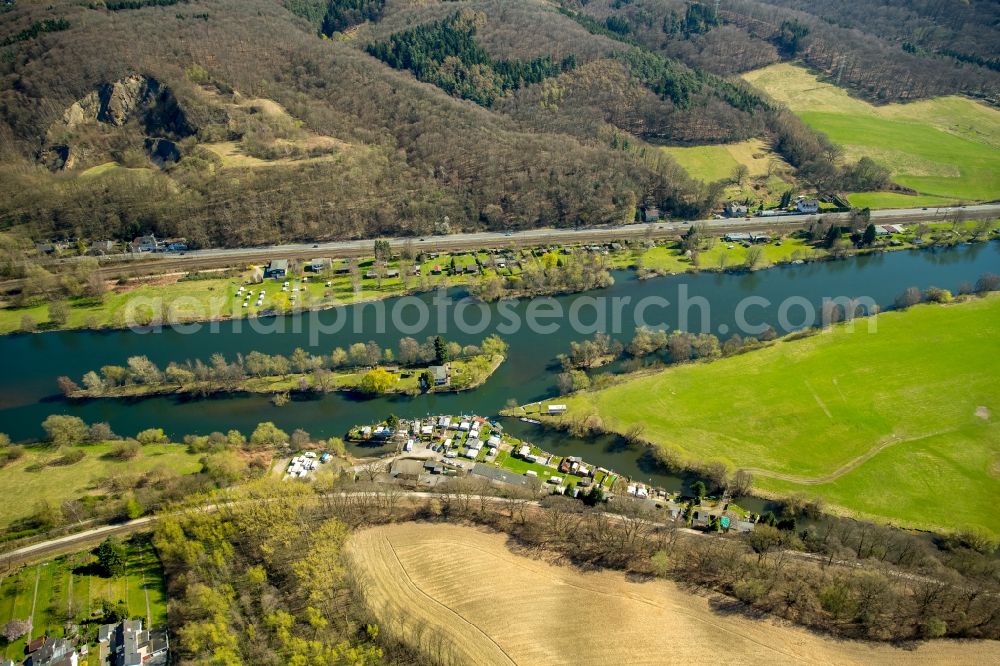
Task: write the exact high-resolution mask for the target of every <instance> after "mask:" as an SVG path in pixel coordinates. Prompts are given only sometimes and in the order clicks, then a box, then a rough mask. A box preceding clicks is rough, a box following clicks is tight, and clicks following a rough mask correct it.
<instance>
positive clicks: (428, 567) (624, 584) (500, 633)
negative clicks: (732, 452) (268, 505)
mask: <svg viewBox="0 0 1000 666" xmlns="http://www.w3.org/2000/svg"><path fill="white" fill-rule="evenodd" d="M346 552H347V555H348V557H349V560H350V562H351V566H352V568H353V569H354V572H355V574H356V575H358V577H359V580H360V581H361V582H362V584H363V585H362V589H363V590H364V593H365V597H366V602H367V603H368V605H369V607H370V608H371V610H372V611H373V612H374V614H375V615H376V616H377V617H379V618H380V619H381V622H380V625H381V626H382V628H383V630H385V631H388V632H390V633H391V634H393V635H395V636H398V637H400V638H402V639H403V640H405V641H407V642H409V643H410V644H412V645H415V646H416V645H419V646H420V648H421V649H422V650H423V651H424V652H426V653H428V654H429V655H430V656H431V657H432V658H434V659H439V660H443V661H448V662H452V663H476V664H498V665H504V666H507V665H509V664H511V663H515V664H552V665H556V664H572V665H573V666H591V665H593V666H598V665H601V666H603V665H604V664H612V663H614V664H623V663H625V664H629V665H630V666H636V665H644V664H650V665H652V664H657V665H662V664H685V665H690V664H702V663H704V664H708V663H712V664H745V663H760V664H765V663H766V664H871V663H878V664H887V665H890V666H894V665H902V664H907V665H909V664H940V663H955V664H959V663H977V662H983V663H1000V642H997V641H979V642H973V641H935V642H932V643H926V644H922V645H919V646H916V647H913V646H910V648H911V649H900V648H897V647H893V646H889V645H884V644H869V643H862V642H858V641H840V640H835V639H831V638H827V637H823V636H819V635H816V634H813V633H810V632H808V631H806V630H804V629H801V628H799V627H794V626H791V625H788V624H785V623H780V622H776V621H772V620H769V619H764V620H757V619H751V618H748V617H745V616H743V615H739V614H726V613H720V612H718V611H716V610H715V607H714V605H713V602H714V601H715V597H710V596H701V595H695V594H691V593H689V592H687V591H685V590H684V589H682V588H680V587H679V586H677V585H675V584H673V583H670V582H667V581H648V582H635V581H633V580H630V579H628V578H626V577H625V576H624V575H622V574H621V573H618V572H613V571H598V572H584V571H581V570H579V569H576V568H573V567H570V566H564V565H558V564H552V563H550V562H546V561H539V560H535V559H531V558H529V557H526V556H523V555H520V554H517V553H514V552H512V551H511V550H509V548H508V546H507V538H506V536H505V535H503V534H496V533H492V532H489V531H486V530H483V529H478V528H473V527H462V526H457V525H448V524H418V523H406V524H399V525H389V526H384V527H377V528H372V529H368V530H363V531H361V532H358V533H356V534H355V535H353V536H352V537H351V540H350V541H349V543H348V547H347V550H346Z"/></svg>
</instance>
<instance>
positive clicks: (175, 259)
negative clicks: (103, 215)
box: [0, 204, 1000, 293]
mask: <svg viewBox="0 0 1000 666" xmlns="http://www.w3.org/2000/svg"><path fill="white" fill-rule="evenodd" d="M959 210H961V212H962V214H964V215H965V216H967V217H970V216H971V217H984V216H985V217H992V216H1000V205H998V204H985V205H980V206H969V207H968V208H964V209H928V210H923V209H905V210H886V211H874V212H873V213H872V221H873V222H882V223H886V224H892V223H913V222H934V221H938V222H940V221H942V220H943V219H945V216H947V215H948V214H950V213H951V212H952V211H959ZM848 215H849V213H828V214H826V215H824V217H825V218H826V219H839V220H843V219H846V218H847V216H848ZM815 220H816V216H815V215H789V216H784V217H770V218H759V217H755V218H752V219H743V218H741V219H738V220H735V219H723V220H715V219H713V220H700V221H698V222H663V223H657V224H635V225H627V226H615V227H591V228H585V229H530V230H526V231H521V232H517V233H501V232H477V233H470V234H452V235H449V236H428V237H426V238H419V239H418V238H391V239H388V240H389V242H390V243H392V244H393V245H395V246H397V247H399V246H401V245H403V244H405V243H412V245H413V247H414V249H415V250H416V251H432V252H451V251H456V250H475V249H480V248H497V247H501V248H524V247H535V246H539V245H548V244H558V243H584V244H585V243H607V242H612V241H624V240H635V239H643V238H647V239H651V240H652V239H664V238H677V237H679V236H680V235H682V234H683V233H685V232H686V231H687V229H689V228H690V226H691V225H692V224H703V225H705V226H707V227H708V229H709V230H710V231H711V232H712V233H713V234H715V235H719V236H721V235H724V234H726V233H729V232H732V231H742V232H756V231H762V232H768V233H772V234H784V233H788V232H791V231H796V230H799V229H803V228H805V227H807V226H808V225H809V224H811V223H813V222H814V221H815ZM371 253H372V240H371V239H365V240H352V241H332V242H322V243H312V244H309V243H299V244H289V245H274V246H267V247H257V248H218V249H209V250H195V251H191V252H187V253H184V254H176V255H158V256H150V255H139V258H124V257H125V256H126V255H122V257H123V258H121V259H119V260H115V259H114V258H109V259H106V260H105V261H107V263H106V264H105V265H103V266H102V267H101V268H100V269H99V275H100V276H101V277H103V278H105V279H114V278H117V277H122V276H126V277H138V276H146V275H165V274H170V273H176V272H189V271H197V270H211V269H225V268H231V267H242V266H246V265H248V264H252V263H264V262H267V261H270V260H271V259H312V258H314V257H317V256H332V257H337V258H348V257H352V258H353V257H362V256H368V255H371ZM74 261H76V258H68V259H61V260H55V261H54V262H52V264H50V266H55V267H58V266H60V265H64V264H69V263H72V262H74ZM23 284H24V281H23V280H20V279H19V280H7V281H5V282H0V293H3V292H8V293H9V292H16V291H18V290H20V289H21V287H22V286H23Z"/></svg>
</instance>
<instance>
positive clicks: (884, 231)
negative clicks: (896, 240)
mask: <svg viewBox="0 0 1000 666" xmlns="http://www.w3.org/2000/svg"><path fill="white" fill-rule="evenodd" d="M891 233H892V232H891V231H889V229H888V228H886V227H883V226H880V225H875V235H876V236H888V235H889V234H891Z"/></svg>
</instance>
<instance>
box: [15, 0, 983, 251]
mask: <svg viewBox="0 0 1000 666" xmlns="http://www.w3.org/2000/svg"><path fill="white" fill-rule="evenodd" d="M750 4H754V3H748V2H743V1H742V0H732V1H731V2H725V3H723V5H722V8H721V9H720V12H719V15H718V16H717V15H716V14H715V10H714V8H713V7H709V6H708V5H705V4H700V3H697V2H679V1H675V0H631V1H629V0H590V1H589V2H577V1H575V0H564V1H563V2H562V3H561V4H553V3H549V2H544V1H543V0H509V1H506V2H498V1H496V0H471V1H466V2H428V3H423V2H412V1H410V0H386V1H382V0H176V1H174V0H149V1H146V0H136V1H129V2H104V3H101V2H93V3H88V4H81V3H78V2H74V1H73V0H53V2H51V3H30V2H26V1H24V0H15V1H13V2H10V1H8V2H4V3H3V5H2V7H0V45H2V46H0V230H3V229H9V228H14V229H16V230H17V231H18V232H19V233H21V234H23V235H25V236H29V237H31V238H32V239H35V240H46V239H59V238H68V239H73V238H78V237H84V238H90V239H102V238H119V239H131V238H132V237H134V236H136V235H139V234H141V233H149V232H153V233H156V234H157V235H158V236H161V237H173V236H180V237H185V238H186V239H187V240H188V245H189V247H201V246H209V245H251V244H252V245H256V244H264V243H275V242H288V241H295V240H313V239H328V238H350V237H372V236H378V235H385V234H403V235H406V234H412V235H428V234H431V233H434V232H435V231H439V232H440V231H441V230H442V229H450V230H451V231H460V230H474V229H482V228H489V229H519V228H528V227H536V226H546V225H554V226H572V225H588V224H607V223H622V222H631V221H632V220H633V219H634V217H635V214H636V210H637V209H638V208H641V207H643V206H657V207H659V208H660V209H661V210H663V211H664V212H666V213H667V214H670V215H673V216H680V217H699V216H703V215H705V214H707V213H709V212H710V211H712V210H713V209H715V208H716V207H717V205H718V203H719V197H720V194H721V192H722V188H720V187H718V186H715V187H711V186H706V185H704V184H702V183H701V182H698V181H693V180H691V179H690V178H689V177H688V176H687V174H686V173H685V172H684V171H683V170H682V169H680V168H678V167H677V165H676V164H675V163H674V162H673V161H672V160H671V158H670V157H668V156H666V155H665V154H663V152H662V151H659V150H656V149H654V148H653V146H652V145H650V144H653V143H656V144H659V143H666V144H674V145H691V144H703V143H720V142H731V141H741V140H746V139H750V138H760V139H762V140H764V141H765V142H766V143H767V144H768V145H769V146H771V147H773V149H774V150H775V151H776V152H777V153H779V154H780V155H781V156H782V157H783V158H784V159H785V160H786V161H787V162H788V163H789V164H791V165H792V166H793V167H795V168H796V169H798V170H799V171H800V172H801V175H802V177H803V179H804V181H805V182H808V183H809V184H810V185H813V186H815V187H817V188H820V189H821V190H822V189H830V188H835V187H836V186H837V185H838V184H839V182H840V179H841V177H842V174H841V171H840V170H841V169H843V168H846V167H847V166H849V165H846V164H841V163H839V162H837V163H835V162H836V160H835V158H836V153H835V151H827V150H826V149H827V143H826V142H825V141H824V140H823V137H821V136H819V135H817V134H816V133H815V132H814V131H813V130H810V129H809V128H808V127H806V126H805V125H803V123H802V122H801V121H799V120H798V119H797V118H796V117H795V116H794V115H792V114H790V113H788V112H787V111H785V110H784V109H783V108H782V107H781V106H780V105H778V104H775V103H773V102H771V101H770V100H767V99H766V98H764V97H763V96H761V95H760V94H759V93H758V92H757V91H755V90H753V89H752V88H751V87H750V86H749V85H747V84H745V83H743V82H741V81H739V80H738V79H737V78H735V77H733V76H732V75H733V74H734V73H735V72H739V71H743V70H745V69H748V68H751V67H756V66H759V65H764V64H767V63H769V62H773V61H774V60H776V59H779V58H792V57H801V58H804V59H805V60H806V62H808V63H810V64H814V65H815V66H817V67H820V68H822V69H827V70H829V69H830V68H831V67H834V66H836V67H839V66H840V65H839V63H841V62H845V60H844V58H845V57H847V58H848V61H847V62H846V65H845V67H844V71H843V72H842V73H841V75H842V76H843V78H844V81H845V84H849V85H856V86H857V87H859V88H860V89H862V90H863V91H867V92H869V93H871V94H872V95H873V96H875V97H889V98H892V97H906V96H919V95H922V94H935V93H938V92H947V91H954V90H955V89H956V88H959V89H962V90H965V91H967V92H975V93H977V94H981V95H989V94H992V93H991V91H992V90H993V88H992V87H991V86H992V85H993V83H992V82H994V80H995V77H996V76H1000V74H997V73H996V72H994V71H993V70H991V69H990V68H989V66H988V65H989V63H986V65H983V66H980V65H978V64H972V63H971V62H970V61H968V59H966V61H963V62H962V63H959V64H955V63H957V62H958V61H956V60H955V59H954V58H950V57H943V56H939V55H935V56H934V57H933V58H930V59H928V58H925V57H924V56H923V55H921V53H918V52H917V50H916V49H917V48H918V47H919V49H924V50H928V52H930V51H934V53H938V52H940V51H941V50H942V49H947V48H952V47H953V46H954V44H953V43H952V42H949V41H948V40H947V38H946V35H945V36H942V35H943V34H944V33H940V34H939V33H935V35H936V36H935V37H934V40H932V41H929V40H916V41H913V42H912V44H911V46H913V45H916V46H913V48H912V49H910V51H913V52H908V51H904V50H903V48H902V46H901V45H893V44H890V41H891V40H889V41H887V40H886V39H860V38H858V39H854V38H852V39H846V38H842V37H843V35H840V34H839V33H836V32H835V30H841V31H853V30H855V28H853V27H843V28H842V27H837V28H834V27H832V26H829V25H828V24H824V27H823V29H822V30H820V29H818V28H817V24H816V21H818V20H819V19H816V18H815V17H811V16H805V15H802V14H801V12H793V11H791V10H788V9H786V8H782V7H778V6H777V3H771V4H768V5H766V6H765V5H763V4H760V3H756V4H755V6H758V9H754V10H753V16H754V17H755V18H753V19H752V20H751V19H750V18H748V17H749V14H743V13H740V12H743V10H744V9H745V7H747V6H749V5H750ZM817 11H819V10H817ZM929 11H930V10H927V11H925V12H924V13H923V14H920V16H924V15H925V14H927V12H929ZM972 16H973V18H975V17H976V16H978V15H975V14H973V15H972ZM783 17H784V18H783ZM838 20H840V19H838ZM914 20H916V19H914ZM920 20H921V21H926V20H931V19H927V18H926V17H925V18H921V19H920ZM969 20H971V19H969ZM841 22H842V23H844V24H845V25H847V24H849V23H850V17H849V16H846V15H845V17H844V18H843V19H842V20H841ZM967 22H968V21H967ZM765 23H766V25H767V26H771V27H770V28H768V29H766V30H765V28H764V27H763V26H764V25H765ZM959 27H960V26H959ZM771 28H773V29H771ZM954 29H956V30H957V28H954ZM981 33H982V29H981V28H980V29H978V32H977V33H976V34H981ZM852 34H853V33H852ZM892 34H894V35H895V34H900V35H901V34H902V33H900V32H899V31H898V30H897V31H896V32H894V33H892ZM828 38H829V39H828ZM834 38H836V39H834ZM900 38H901V37H900ZM983 39H984V38H977V40H976V41H975V42H974V44H973V46H974V45H975V44H979V45H981V44H982V43H983ZM830 44H844V45H845V46H844V47H843V48H844V49H848V50H847V51H843V50H841V51H838V52H837V53H838V54H840V55H837V54H834V55H831V53H832V51H830V49H831V48H833V47H830V46H828V45H830ZM862 45H863V46H862ZM838 48H840V47H838ZM963 48H964V47H963ZM970 48H972V47H971V46H970ZM852 49H853V50H852ZM861 49H869V50H871V49H875V50H877V51H878V52H877V53H875V52H872V53H871V54H869V52H868V51H862V50H861ZM886 49H894V50H893V54H894V55H893V57H892V58H888V57H885V58H883V56H885V54H886V53H888V51H886ZM896 52H898V53H896ZM970 53H972V54H973V55H976V54H978V55H977V57H979V56H980V55H981V56H982V57H983V58H987V59H988V57H989V55H988V53H986V51H983V50H982V49H979V50H973V51H970ZM844 54H846V55H844ZM869 55H870V56H871V57H869ZM897 55H898V56H899V57H896V56H897ZM831 58H832V60H831ZM824 59H825V60H824ZM916 61H919V63H920V67H913V68H911V70H907V75H906V76H902V75H900V74H899V69H898V68H899V67H904V66H905V67H909V66H910V65H909V64H907V63H912V62H916ZM873 62H874V63H876V64H877V65H878V66H875V67H870V66H869V63H873ZM984 62H985V61H984ZM824 63H825V64H824ZM831 63H833V64H831ZM852 63H854V64H852ZM883 64H884V65H885V66H884V67H882V65H883ZM942 68H944V69H942ZM956 68H957V69H956ZM956 71H958V72H959V74H961V76H957V75H956V74H955V72H956Z"/></svg>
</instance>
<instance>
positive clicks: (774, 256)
mask: <svg viewBox="0 0 1000 666" xmlns="http://www.w3.org/2000/svg"><path fill="white" fill-rule="evenodd" d="M890 226H891V225H890ZM802 233H803V232H796V233H793V234H788V235H783V236H779V237H775V238H772V239H771V240H770V242H767V243H763V244H751V243H749V242H746V241H734V242H727V241H725V240H724V239H717V238H714V237H706V238H705V240H704V242H703V243H702V244H701V245H700V249H698V248H696V250H695V251H694V252H692V253H691V254H688V251H687V250H685V248H684V246H683V244H682V242H681V241H676V240H673V241H661V242H654V241H653V240H651V239H650V240H634V241H632V242H631V243H620V242H613V241H612V242H606V243H602V244H600V245H569V244H566V245H556V246H540V247H535V248H523V249H518V250H514V249H503V250H500V249H495V248H494V249H493V250H477V251H472V252H455V253H450V254H449V253H440V254H439V253H434V252H428V253H422V254H421V255H420V256H419V257H417V259H416V260H414V261H407V260H405V259H402V258H396V259H393V260H391V261H389V262H388V263H387V264H386V265H385V266H384V267H382V270H380V271H375V270H374V269H373V266H374V264H375V262H374V259H373V258H367V259H363V260H361V261H358V262H356V263H354V264H349V263H348V262H347V261H346V260H339V261H332V262H330V263H329V264H327V265H326V267H325V268H323V269H322V270H320V271H319V272H316V273H313V272H310V271H304V270H303V271H300V272H298V273H296V275H295V276H291V275H289V276H288V278H287V281H289V282H291V283H292V284H290V285H282V283H281V280H285V279H286V278H281V280H277V281H275V280H270V279H269V280H264V281H263V282H257V280H259V278H255V277H254V276H255V274H257V269H254V268H246V269H244V270H243V271H239V272H238V273H237V276H231V275H230V276H224V277H214V275H213V274H211V273H197V272H196V273H190V274H187V275H184V274H173V275H169V276H168V275H163V276H158V277H153V278H149V279H144V280H141V281H140V280H127V279H122V280H119V281H118V282H115V283H112V284H110V285H109V287H108V291H107V292H106V293H104V294H103V295H101V296H91V297H79V298H72V299H69V300H67V301H64V303H65V305H66V306H67V307H66V308H65V309H64V310H63V311H62V312H59V313H56V314H54V313H53V310H52V306H51V305H50V304H47V303H41V304H35V305H32V306H29V307H15V306H13V305H12V304H10V303H8V305H7V306H6V307H0V335H6V334H11V333H29V332H44V331H59V330H101V329H127V328H130V327H139V328H142V327H150V326H155V325H170V324H189V323H209V322H222V321H229V320H243V319H255V318H267V317H274V316H286V315H290V314H302V313H306V312H312V311H319V310H327V309H331V308H337V307H344V306H352V305H359V304H363V303H370V302H373V301H381V300H384V299H388V298H394V297H399V296H406V295H416V294H422V293H426V292H430V291H434V290H437V289H445V288H452V287H462V288H466V289H469V290H470V291H471V292H472V293H474V294H475V295H477V296H479V297H481V298H483V299H484V300H486V301H491V300H496V299H498V298H527V297H531V296H539V295H558V294H570V293H574V292H579V291H582V290H588V289H592V288H595V287H599V286H602V285H603V286H607V280H606V279H604V278H603V276H602V275H599V274H594V275H592V276H590V279H583V280H580V279H578V278H577V277H575V276H574V277H570V276H571V274H572V273H574V271H570V270H568V267H564V266H563V265H562V263H563V262H566V261H570V260H572V259H573V257H576V256H579V258H580V259H581V264H582V265H583V266H585V267H586V268H587V269H588V270H591V271H592V270H594V269H599V270H600V271H607V270H611V269H621V270H629V271H635V272H636V274H637V275H639V276H640V277H643V278H648V277H655V276H659V275H672V274H677V273H698V272H703V271H709V272H726V271H745V270H754V271H757V270H762V269H766V268H771V267H775V266H781V265H787V264H793V263H809V262H815V261H824V260H827V259H831V258H845V257H850V256H862V255H865V254H871V253H877V252H889V251H895V250H906V249H916V248H928V247H942V246H948V245H954V244H958V243H966V242H978V241H985V240H989V239H992V238H996V237H997V236H998V233H1000V221H995V222H993V223H992V225H990V226H989V227H985V228H984V227H983V226H982V224H980V223H977V222H974V221H956V222H951V223H931V224H924V225H907V226H906V231H905V232H904V233H898V234H888V235H886V236H883V237H879V238H878V239H877V240H876V242H875V244H874V245H873V246H872V247H868V248H860V249H859V248H854V247H844V246H843V245H840V246H836V247H830V248H826V247H822V243H820V242H818V241H812V240H809V239H807V238H805V237H804V236H803V235H802ZM753 248H761V249H760V250H759V251H758V250H754V249H753ZM751 252H752V253H754V254H755V255H759V256H756V257H754V256H751V254H750V253H751ZM352 271H353V272H352ZM563 274H565V276H564V275H563ZM537 276H541V279H542V280H543V283H542V284H537V282H538V277H537ZM284 286H287V287H288V289H283V287H284ZM240 287H243V289H244V290H246V289H247V288H249V289H250V292H252V293H254V294H256V295H259V292H260V291H264V292H266V295H265V297H264V298H263V299H261V300H260V301H258V300H255V299H250V300H248V301H245V302H244V301H243V298H242V296H243V295H244V292H243V291H241V290H240Z"/></svg>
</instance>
